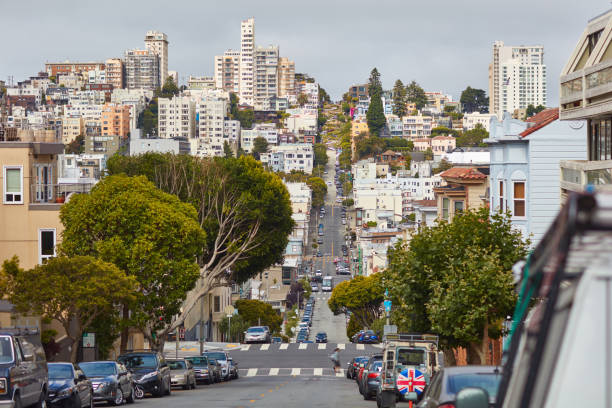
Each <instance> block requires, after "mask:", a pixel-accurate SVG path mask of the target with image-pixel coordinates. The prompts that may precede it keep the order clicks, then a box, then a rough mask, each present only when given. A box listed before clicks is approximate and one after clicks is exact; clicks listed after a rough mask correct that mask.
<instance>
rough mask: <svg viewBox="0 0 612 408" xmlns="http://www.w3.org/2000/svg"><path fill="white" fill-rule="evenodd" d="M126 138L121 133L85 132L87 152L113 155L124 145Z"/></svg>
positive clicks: (107, 155)
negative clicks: (96, 134) (100, 133)
mask: <svg viewBox="0 0 612 408" xmlns="http://www.w3.org/2000/svg"><path fill="white" fill-rule="evenodd" d="M123 142H124V139H122V138H121V137H120V136H119V135H100V136H94V135H88V134H85V154H103V155H105V156H106V157H111V156H112V155H114V154H115V153H117V150H119V148H120V147H121V146H122V145H123Z"/></svg>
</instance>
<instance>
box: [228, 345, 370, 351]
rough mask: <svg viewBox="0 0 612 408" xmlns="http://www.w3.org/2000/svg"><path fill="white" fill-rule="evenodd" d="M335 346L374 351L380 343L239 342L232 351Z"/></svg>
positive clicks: (330, 349)
mask: <svg viewBox="0 0 612 408" xmlns="http://www.w3.org/2000/svg"><path fill="white" fill-rule="evenodd" d="M336 347H338V348H339V349H340V350H343V351H364V352H365V351H367V350H371V351H376V350H380V349H381V348H382V346H381V345H380V344H353V343H275V344H241V345H239V346H235V347H232V349H231V350H232V351H235V352H238V351H250V352H276V351H287V352H291V351H315V350H321V351H325V350H327V351H330V352H331V351H333V350H334V349H335V348H336Z"/></svg>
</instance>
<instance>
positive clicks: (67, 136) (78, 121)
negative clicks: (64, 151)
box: [62, 116, 84, 144]
mask: <svg viewBox="0 0 612 408" xmlns="http://www.w3.org/2000/svg"><path fill="white" fill-rule="evenodd" d="M83 130H84V123H83V118H82V117H81V116H65V117H63V118H62V143H64V144H68V143H70V142H72V141H73V140H75V139H76V138H77V136H80V135H82V134H83V133H84V132H83Z"/></svg>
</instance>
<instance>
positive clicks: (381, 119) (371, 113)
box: [366, 93, 387, 136]
mask: <svg viewBox="0 0 612 408" xmlns="http://www.w3.org/2000/svg"><path fill="white" fill-rule="evenodd" d="M366 119H367V121H368V129H369V130H370V136H378V135H379V134H380V131H381V130H382V128H383V127H384V126H385V124H386V123H387V120H386V118H385V112H384V109H383V104H382V99H381V98H380V94H379V93H375V94H374V95H371V96H370V106H369V107H368V113H366Z"/></svg>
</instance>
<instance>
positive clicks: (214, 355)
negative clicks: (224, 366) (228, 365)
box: [207, 353, 227, 360]
mask: <svg viewBox="0 0 612 408" xmlns="http://www.w3.org/2000/svg"><path fill="white" fill-rule="evenodd" d="M207 355H208V357H209V358H214V359H215V360H227V356H226V355H225V353H208V354H207Z"/></svg>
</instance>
